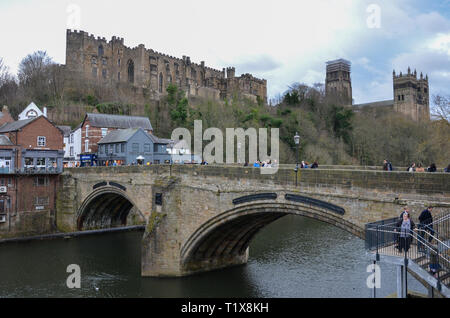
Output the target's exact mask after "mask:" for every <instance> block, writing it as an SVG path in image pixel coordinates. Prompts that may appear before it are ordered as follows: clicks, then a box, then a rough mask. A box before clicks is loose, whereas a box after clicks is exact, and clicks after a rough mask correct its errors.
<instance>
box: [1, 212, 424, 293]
mask: <svg viewBox="0 0 450 318" xmlns="http://www.w3.org/2000/svg"><path fill="white" fill-rule="evenodd" d="M141 238H142V232H131V233H115V234H106V235H101V236H89V237H81V238H76V239H71V240H54V241H39V242H30V243H17V244H7V245H0V260H1V261H0V276H1V277H2V279H1V280H0V297H167V298H170V297H182V298H184V297H225V298H228V297H370V290H369V289H368V288H367V287H366V279H367V277H368V275H369V274H368V273H366V267H367V265H369V262H368V261H367V259H366V258H365V250H364V242H363V241H362V240H360V239H358V238H356V237H354V236H352V235H351V234H348V233H346V232H344V231H342V230H340V229H338V228H336V227H334V226H331V225H328V224H325V223H321V222H318V221H315V220H310V219H307V218H302V217H298V216H286V217H284V218H282V219H280V220H278V221H276V222H275V223H273V224H271V225H269V226H267V227H266V228H265V229H263V230H262V231H261V232H260V233H259V234H258V235H257V236H256V237H255V239H254V241H253V242H252V244H251V246H250V260H249V263H248V264H247V265H245V266H239V267H234V268H229V269H225V270H220V271H214V272H209V273H203V274H199V275H195V276H191V277H185V278H169V279H167V278H164V279H161V278H142V277H141V276H140V253H141V251H140V241H141ZM70 264H78V265H80V267H81V275H82V288H81V289H80V290H70V289H68V288H67V287H66V279H67V277H68V275H69V274H68V273H66V268H67V266H68V265H70ZM381 269H382V289H381V290H380V291H378V295H379V296H386V295H388V294H391V293H393V292H394V291H395V268H393V267H392V266H382V267H381ZM409 287H410V288H411V289H413V290H416V291H420V292H422V293H426V290H425V288H423V287H422V286H421V285H420V284H419V283H418V282H417V281H414V280H413V279H412V278H410V281H409Z"/></svg>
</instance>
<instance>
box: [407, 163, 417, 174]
mask: <svg viewBox="0 0 450 318" xmlns="http://www.w3.org/2000/svg"><path fill="white" fill-rule="evenodd" d="M406 171H408V172H415V171H416V164H415V163H414V162H413V163H412V164H411V165H410V166H409V167H408V169H407V170H406Z"/></svg>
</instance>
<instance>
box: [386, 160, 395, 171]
mask: <svg viewBox="0 0 450 318" xmlns="http://www.w3.org/2000/svg"><path fill="white" fill-rule="evenodd" d="M383 170H384V171H392V170H394V169H393V168H392V163H391V162H390V161H389V160H387V159H384V161H383Z"/></svg>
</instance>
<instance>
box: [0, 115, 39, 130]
mask: <svg viewBox="0 0 450 318" xmlns="http://www.w3.org/2000/svg"><path fill="white" fill-rule="evenodd" d="M37 118H39V117H37ZM37 118H31V119H25V120H18V121H13V122H12V123H6V124H4V125H3V126H1V127H0V133H5V132H11V131H17V130H19V129H22V128H23V127H25V126H26V125H28V124H29V123H31V122H32V121H35V120H36V119H37Z"/></svg>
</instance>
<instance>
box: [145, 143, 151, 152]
mask: <svg viewBox="0 0 450 318" xmlns="http://www.w3.org/2000/svg"><path fill="white" fill-rule="evenodd" d="M144 152H150V144H144Z"/></svg>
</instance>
